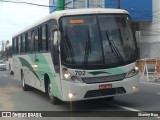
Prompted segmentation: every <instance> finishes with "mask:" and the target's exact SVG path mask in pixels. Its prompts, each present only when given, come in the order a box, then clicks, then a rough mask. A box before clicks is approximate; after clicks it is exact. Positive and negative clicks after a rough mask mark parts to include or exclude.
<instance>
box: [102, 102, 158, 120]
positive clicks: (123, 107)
mask: <svg viewBox="0 0 160 120" xmlns="http://www.w3.org/2000/svg"><path fill="white" fill-rule="evenodd" d="M100 102H102V103H105V104H110V105H113V106H115V107H119V108H122V109H125V110H128V111H133V112H137V113H138V112H140V113H145V114H151V113H147V112H143V111H142V110H138V109H134V108H130V107H126V106H122V105H118V104H115V103H111V102H104V101H100ZM153 118H158V119H160V117H159V116H158V117H153Z"/></svg>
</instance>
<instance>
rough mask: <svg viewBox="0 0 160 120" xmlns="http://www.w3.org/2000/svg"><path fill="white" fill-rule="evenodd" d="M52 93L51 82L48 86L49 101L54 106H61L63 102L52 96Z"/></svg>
mask: <svg viewBox="0 0 160 120" xmlns="http://www.w3.org/2000/svg"><path fill="white" fill-rule="evenodd" d="M51 91H52V86H51V83H50V81H49V82H48V86H47V94H48V97H49V100H50V102H51V103H52V104H54V105H60V104H61V103H62V101H61V100H60V99H58V98H57V97H55V96H53V95H52V94H51Z"/></svg>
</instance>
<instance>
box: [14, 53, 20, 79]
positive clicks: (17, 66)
mask: <svg viewBox="0 0 160 120" xmlns="http://www.w3.org/2000/svg"><path fill="white" fill-rule="evenodd" d="M20 68H21V62H20V61H19V58H18V56H17V55H14V56H13V70H14V78H16V79H17V80H21V74H20Z"/></svg>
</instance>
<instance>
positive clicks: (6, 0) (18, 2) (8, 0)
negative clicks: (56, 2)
mask: <svg viewBox="0 0 160 120" xmlns="http://www.w3.org/2000/svg"><path fill="white" fill-rule="evenodd" d="M0 2H7V3H16V4H28V5H34V6H40V7H56V6H49V5H42V4H36V3H30V2H21V1H10V0H0Z"/></svg>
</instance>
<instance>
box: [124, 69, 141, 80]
mask: <svg viewBox="0 0 160 120" xmlns="http://www.w3.org/2000/svg"><path fill="white" fill-rule="evenodd" d="M138 72H139V68H138V67H134V68H133V69H132V70H130V71H129V72H128V73H127V75H126V78H129V77H133V76H135V75H137V74H138Z"/></svg>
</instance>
